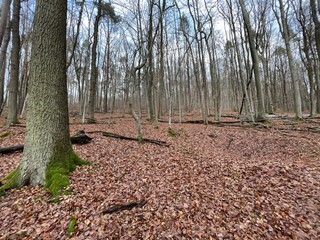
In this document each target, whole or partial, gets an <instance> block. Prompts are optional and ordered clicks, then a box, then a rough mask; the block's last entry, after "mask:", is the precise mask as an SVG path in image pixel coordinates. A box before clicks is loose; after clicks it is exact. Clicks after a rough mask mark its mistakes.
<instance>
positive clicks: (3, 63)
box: [0, 20, 11, 114]
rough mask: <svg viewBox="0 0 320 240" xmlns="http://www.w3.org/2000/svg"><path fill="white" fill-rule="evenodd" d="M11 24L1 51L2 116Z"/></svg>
mask: <svg viewBox="0 0 320 240" xmlns="http://www.w3.org/2000/svg"><path fill="white" fill-rule="evenodd" d="M10 30H11V23H10V21H9V20H8V22H7V27H6V30H5V33H4V38H3V44H2V45H1V51H0V114H1V113H2V109H3V106H4V100H5V99H4V79H5V73H6V62H7V50H8V45H9V42H10Z"/></svg>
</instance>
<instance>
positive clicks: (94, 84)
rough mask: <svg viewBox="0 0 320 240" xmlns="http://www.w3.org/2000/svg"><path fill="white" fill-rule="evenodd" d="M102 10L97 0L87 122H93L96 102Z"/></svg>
mask: <svg viewBox="0 0 320 240" xmlns="http://www.w3.org/2000/svg"><path fill="white" fill-rule="evenodd" d="M101 14H102V10H101V0H99V2H98V12H97V15H96V18H95V22H94V29H93V44H92V55H91V74H90V92H89V106H88V107H89V109H88V114H89V119H88V123H94V122H95V119H94V109H95V103H96V92H97V78H98V70H97V63H96V62H97V45H98V32H99V22H100V18H101Z"/></svg>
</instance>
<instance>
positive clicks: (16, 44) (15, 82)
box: [6, 0, 20, 125]
mask: <svg viewBox="0 0 320 240" xmlns="http://www.w3.org/2000/svg"><path fill="white" fill-rule="evenodd" d="M19 23H20V0H13V18H12V48H11V76H10V84H9V101H8V107H9V112H8V117H7V121H6V125H11V124H14V123H18V122H19V121H18V86H19V68H20V35H19Z"/></svg>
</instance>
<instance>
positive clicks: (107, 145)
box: [0, 114, 320, 239]
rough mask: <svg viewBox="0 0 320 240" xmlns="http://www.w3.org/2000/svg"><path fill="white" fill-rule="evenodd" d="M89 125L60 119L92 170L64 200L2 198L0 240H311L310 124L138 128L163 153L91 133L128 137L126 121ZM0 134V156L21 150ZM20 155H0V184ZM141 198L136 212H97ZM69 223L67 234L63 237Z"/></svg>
mask: <svg viewBox="0 0 320 240" xmlns="http://www.w3.org/2000/svg"><path fill="white" fill-rule="evenodd" d="M96 116H97V123H96V124H93V125H87V124H84V125H82V124H80V117H71V120H70V122H71V126H70V127H71V134H75V133H76V132H77V131H78V130H85V131H86V132H88V135H89V136H91V137H93V140H92V142H90V143H88V144H86V145H73V147H74V149H75V151H76V152H77V153H78V154H79V155H80V156H81V157H82V158H83V159H86V160H88V161H92V163H93V164H92V165H90V166H82V167H78V168H77V169H76V170H75V171H74V172H72V173H71V174H70V178H71V185H70V188H71V189H72V193H71V194H70V195H63V196H61V197H60V201H58V202H55V201H52V196H50V195H49V194H48V193H47V192H46V190H44V189H43V188H40V187H32V186H26V187H23V188H21V189H14V190H10V191H8V192H6V195H5V196H3V197H1V198H0V239H68V238H71V239H319V236H320V160H319V159H320V119H313V120H304V121H299V122H295V121H292V120H286V119H280V120H271V122H270V123H268V124H266V125H261V126H260V125H257V126H254V127H251V126H243V127H239V126H223V127H221V126H216V125H207V126H205V125H201V124H178V123H175V124H173V125H172V126H173V129H174V130H175V131H176V133H177V135H176V136H175V137H172V136H170V135H169V134H168V131H167V129H168V124H167V123H159V126H158V128H156V127H155V125H153V124H150V123H148V122H147V121H145V120H144V121H143V124H142V130H143V134H144V137H146V138H152V139H157V140H162V141H166V142H167V143H168V144H169V147H165V146H159V145H155V144H151V143H144V144H139V143H138V142H135V141H127V140H121V139H114V138H107V137H104V136H103V135H102V134H101V133H99V132H98V131H108V132H113V133H118V134H121V135H125V136H131V137H135V136H136V130H135V123H134V120H133V118H132V117H130V116H129V115H126V116H125V117H124V118H122V117H121V115H117V116H114V118H113V119H110V116H109V115H103V114H97V115H96ZM192 118H196V117H195V116H193V117H192V116H190V117H189V119H192ZM223 120H230V121H233V120H234V119H223ZM2 121H3V119H2ZM266 126H269V127H268V128H266ZM4 131H8V132H9V133H10V134H9V135H8V136H6V137H1V138H0V146H1V147H6V146H12V145H17V144H23V142H24V136H25V128H24V127H21V126H15V127H10V128H6V127H1V128H0V132H4ZM90 132H95V133H90ZM21 156H22V153H21V152H16V153H11V154H4V155H1V156H0V179H1V178H2V177H4V176H5V175H6V174H7V173H8V172H9V171H11V170H12V169H14V167H15V166H16V165H17V164H18V163H19V161H20V159H21ZM142 199H145V202H144V203H145V204H144V205H143V206H142V204H141V205H138V206H137V207H135V208H132V209H131V210H124V211H119V212H115V213H111V214H108V213H106V212H105V210H106V209H107V208H109V207H111V206H114V205H115V204H124V203H128V202H133V201H141V200H142ZM72 219H74V220H76V224H75V231H74V232H73V233H68V231H67V229H68V225H70V222H71V220H72ZM73 223H75V221H74V222H73Z"/></svg>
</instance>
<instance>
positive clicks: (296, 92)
mask: <svg viewBox="0 0 320 240" xmlns="http://www.w3.org/2000/svg"><path fill="white" fill-rule="evenodd" d="M279 8H280V19H279V16H278V15H277V14H275V15H276V18H277V20H278V23H279V25H280V27H281V28H282V30H281V34H282V37H283V40H284V43H285V46H286V52H287V57H288V62H289V69H290V74H291V81H292V87H293V99H294V111H295V114H296V118H298V119H301V118H302V103H301V95H300V86H299V81H298V79H297V71H296V66H295V63H294V59H293V56H292V51H291V46H290V40H289V38H290V36H289V29H288V22H287V17H286V16H285V10H284V5H283V1H282V0H279Z"/></svg>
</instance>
